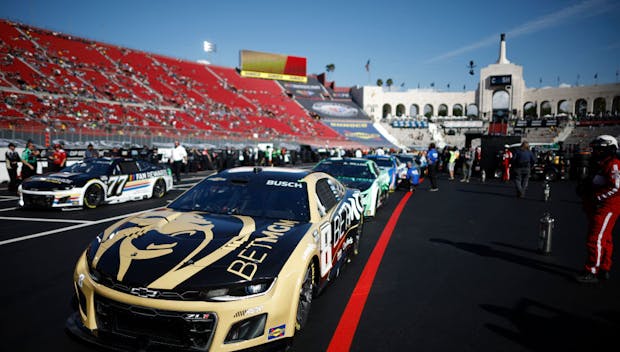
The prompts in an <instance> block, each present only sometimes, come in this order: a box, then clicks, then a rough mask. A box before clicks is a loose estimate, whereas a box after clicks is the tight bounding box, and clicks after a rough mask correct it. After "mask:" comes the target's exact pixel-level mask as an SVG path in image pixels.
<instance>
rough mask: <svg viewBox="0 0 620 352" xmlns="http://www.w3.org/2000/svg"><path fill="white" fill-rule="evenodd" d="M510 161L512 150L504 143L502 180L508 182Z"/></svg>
mask: <svg viewBox="0 0 620 352" xmlns="http://www.w3.org/2000/svg"><path fill="white" fill-rule="evenodd" d="M511 161H512V152H511V151H510V146H509V145H508V144H505V145H504V151H503V152H502V181H504V182H508V181H509V180H510V162H511Z"/></svg>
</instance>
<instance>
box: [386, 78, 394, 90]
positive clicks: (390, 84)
mask: <svg viewBox="0 0 620 352" xmlns="http://www.w3.org/2000/svg"><path fill="white" fill-rule="evenodd" d="M392 84H394V81H393V80H392V79H391V78H388V79H387V81H385V85H386V86H388V89H389V90H390V91H392Z"/></svg>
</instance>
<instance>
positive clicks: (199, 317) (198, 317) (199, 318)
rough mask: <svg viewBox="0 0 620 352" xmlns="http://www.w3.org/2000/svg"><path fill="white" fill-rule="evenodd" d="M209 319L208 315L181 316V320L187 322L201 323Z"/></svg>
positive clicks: (192, 314)
mask: <svg viewBox="0 0 620 352" xmlns="http://www.w3.org/2000/svg"><path fill="white" fill-rule="evenodd" d="M210 317H211V314H209V313H186V314H183V319H184V320H187V321H203V320H208V319H209V318H210Z"/></svg>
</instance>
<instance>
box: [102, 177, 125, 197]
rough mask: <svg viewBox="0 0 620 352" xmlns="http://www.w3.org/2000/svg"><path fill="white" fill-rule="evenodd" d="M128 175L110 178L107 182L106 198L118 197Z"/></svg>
mask: <svg viewBox="0 0 620 352" xmlns="http://www.w3.org/2000/svg"><path fill="white" fill-rule="evenodd" d="M127 177H128V175H119V176H110V178H109V179H108V181H107V186H108V197H112V196H120V195H121V194H122V193H123V188H125V183H127Z"/></svg>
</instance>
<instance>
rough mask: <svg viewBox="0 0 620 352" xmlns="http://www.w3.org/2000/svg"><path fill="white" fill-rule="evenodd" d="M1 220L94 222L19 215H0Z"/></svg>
mask: <svg viewBox="0 0 620 352" xmlns="http://www.w3.org/2000/svg"><path fill="white" fill-rule="evenodd" d="M0 220H21V221H41V222H76V223H80V224H87V223H90V222H92V220H91V221H89V220H71V219H46V218H22V217H18V216H15V217H13V216H0Z"/></svg>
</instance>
